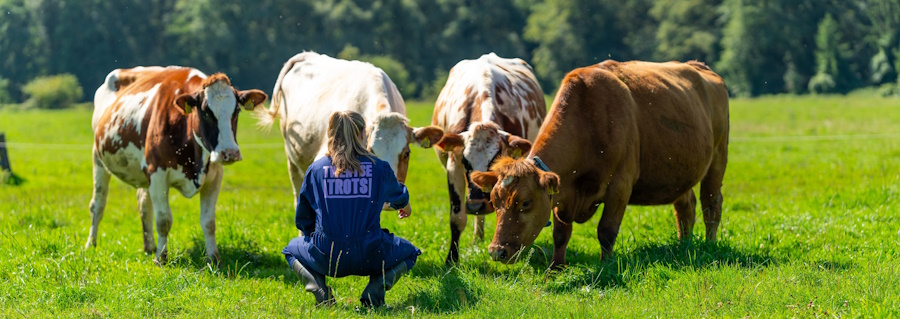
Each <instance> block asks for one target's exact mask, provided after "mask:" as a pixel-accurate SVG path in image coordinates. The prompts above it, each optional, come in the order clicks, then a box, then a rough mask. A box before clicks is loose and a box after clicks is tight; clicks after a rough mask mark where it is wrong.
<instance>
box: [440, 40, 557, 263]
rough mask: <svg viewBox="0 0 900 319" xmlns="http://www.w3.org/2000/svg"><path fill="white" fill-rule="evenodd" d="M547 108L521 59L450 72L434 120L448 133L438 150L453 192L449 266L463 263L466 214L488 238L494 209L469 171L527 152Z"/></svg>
mask: <svg viewBox="0 0 900 319" xmlns="http://www.w3.org/2000/svg"><path fill="white" fill-rule="evenodd" d="M546 109H547V106H546V102H544V93H543V91H541V87H540V85H539V84H538V82H537V80H536V79H535V77H534V74H533V73H532V70H531V66H530V65H528V64H527V63H525V61H522V60H521V59H504V58H501V57H498V56H497V55H496V54H494V53H490V54H485V55H483V56H481V57H480V58H479V59H477V60H463V61H460V62H459V63H457V64H456V66H454V67H453V69H451V70H450V75H449V77H448V79H447V84H446V85H444V88H443V90H441V94H440V95H439V96H438V99H437V101H436V102H435V108H434V115H433V117H432V119H431V124H433V125H436V126H439V127H441V128H443V129H444V132H445V135H444V137H443V138H442V139H441V140H440V141H439V142H438V145H437V146H436V147H435V152H436V153H437V156H438V158H439V159H440V161H441V164H442V165H443V166H444V169H445V170H446V171H447V188H448V192H449V193H450V234H451V241H450V252H449V253H448V254H447V259H446V262H447V263H448V264H450V263H454V262H457V261H458V260H459V236H460V234H461V233H462V231H463V229H465V227H466V214H473V215H475V227H474V228H475V234H474V237H475V240H480V239H483V238H484V216H483V215H484V214H489V213H492V212H493V211H494V208H493V206H492V205H491V202H490V200H489V198H488V196H487V195H486V194H485V193H484V192H482V190H481V189H480V188H478V187H475V186H474V185H473V184H472V183H469V182H468V179H469V172H471V171H472V170H479V171H487V170H488V168H489V167H490V165H491V163H492V162H494V160H495V159H496V158H497V157H499V156H500V155H507V156H520V155H522V154H525V153H527V152H528V150H529V149H530V148H531V142H530V141H533V140H534V138H535V137H536V136H537V133H538V130H539V129H540V126H541V122H542V121H543V120H544V116H545V115H546V113H547V110H546ZM467 185H468V195H466V188H467ZM462 198H465V205H463V203H462V201H461V199H462Z"/></svg>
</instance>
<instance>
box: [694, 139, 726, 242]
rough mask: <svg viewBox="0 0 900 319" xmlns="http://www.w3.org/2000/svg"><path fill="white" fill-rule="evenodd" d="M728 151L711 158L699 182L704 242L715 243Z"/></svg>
mask: <svg viewBox="0 0 900 319" xmlns="http://www.w3.org/2000/svg"><path fill="white" fill-rule="evenodd" d="M727 152H728V150H727V149H725V150H724V151H720V152H719V153H717V154H716V157H715V158H713V162H712V165H710V167H709V170H708V171H707V172H706V176H705V177H704V178H703V181H701V182H700V204H701V205H702V206H703V223H704V224H706V241H708V242H714V241H716V234H717V233H718V230H719V222H720V221H721V220H722V179H724V178H725V165H726V164H727V162H728V155H727Z"/></svg>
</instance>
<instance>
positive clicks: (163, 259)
mask: <svg viewBox="0 0 900 319" xmlns="http://www.w3.org/2000/svg"><path fill="white" fill-rule="evenodd" d="M153 262H154V263H155V264H156V265H157V266H163V265H165V264H166V263H168V262H169V254H168V253H167V252H165V251H164V252H162V253H161V254H159V255H157V256H156V258H154V259H153Z"/></svg>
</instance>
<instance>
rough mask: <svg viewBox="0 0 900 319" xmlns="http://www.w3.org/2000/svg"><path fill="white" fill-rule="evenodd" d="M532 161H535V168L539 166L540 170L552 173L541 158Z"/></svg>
mask: <svg viewBox="0 0 900 319" xmlns="http://www.w3.org/2000/svg"><path fill="white" fill-rule="evenodd" d="M531 160H532V161H534V166H537V168H539V169H540V170H542V171H545V172H550V168H549V167H547V164H544V161H542V160H541V158H540V157H537V156H534V157H532V158H531Z"/></svg>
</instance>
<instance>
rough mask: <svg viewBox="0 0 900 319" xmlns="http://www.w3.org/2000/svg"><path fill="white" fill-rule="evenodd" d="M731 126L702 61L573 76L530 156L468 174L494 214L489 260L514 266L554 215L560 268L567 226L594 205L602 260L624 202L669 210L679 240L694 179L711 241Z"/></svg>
mask: <svg viewBox="0 0 900 319" xmlns="http://www.w3.org/2000/svg"><path fill="white" fill-rule="evenodd" d="M728 130H729V129H728V93H727V91H726V89H725V83H724V82H723V81H722V78H721V77H719V76H718V75H717V74H716V73H715V72H713V71H712V70H710V69H709V67H707V66H706V65H705V64H703V63H700V62H696V61H691V62H687V63H678V62H669V63H649V62H637V61H633V62H616V61H609V60H608V61H605V62H603V63H600V64H597V65H593V66H589V67H584V68H579V69H576V70H574V71H572V72H570V73H569V74H568V75H566V77H565V78H564V79H563V81H562V85H561V86H560V90H559V92H558V93H557V95H556V99H555V100H554V101H553V105H552V107H551V108H550V113H549V116H548V118H547V121H546V122H544V124H543V126H542V127H541V131H540V134H538V137H537V140H536V141H535V143H534V147H532V149H531V153H530V154H529V155H528V156H527V158H525V159H520V160H513V159H508V158H504V159H500V160H499V161H498V162H497V163H496V164H494V165H493V166H492V168H491V169H492V171H491V172H486V173H481V172H476V173H473V174H472V180H473V182H474V183H476V184H478V185H482V186H487V187H489V188H492V190H491V199H492V200H493V202H494V206H495V207H496V209H497V231H496V233H495V235H494V239H493V241H492V242H491V244H490V246H489V248H488V250H489V251H490V254H491V257H492V259H494V260H496V261H501V262H514V261H515V260H516V258H515V257H518V255H519V253H521V252H522V251H523V250H524V248H525V247H528V246H529V245H531V244H532V243H533V242H534V240H535V238H536V237H537V236H538V234H539V233H540V231H541V229H542V228H543V227H544V225H545V223H546V222H547V220H549V219H550V217H551V211H552V216H553V242H554V252H553V265H554V266H556V267H562V266H563V265H565V263H566V255H565V254H566V246H567V244H568V242H569V238H570V237H571V235H572V222H577V223H584V222H587V221H588V220H589V219H590V218H591V217H592V216H593V215H594V213H595V212H596V211H597V208H598V207H599V205H600V203H603V215H602V216H601V218H600V222H599V224H598V225H597V239H598V240H599V241H600V245H601V247H602V249H603V256H604V257H605V256H607V255H608V254H609V253H611V252H612V249H613V244H614V243H615V240H616V236H617V235H618V233H619V226H620V224H621V223H622V215H623V214H624V212H625V206H626V205H628V204H634V205H664V204H674V206H675V216H676V227H677V229H678V237H679V238H690V237H691V234H692V229H693V226H694V219H695V205H696V198H695V196H694V192H693V186H694V185H697V183H700V202H701V204H702V206H703V219H704V222H705V223H706V240H707V241H715V239H716V231H717V229H718V226H719V220H720V218H721V215H722V193H721V187H722V178H723V176H724V175H725V166H726V163H727V159H728ZM554 172H555V173H554ZM557 192H558V193H557ZM548 194H549V195H548ZM551 198H552V199H551Z"/></svg>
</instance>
